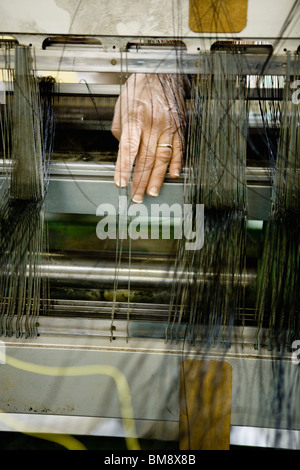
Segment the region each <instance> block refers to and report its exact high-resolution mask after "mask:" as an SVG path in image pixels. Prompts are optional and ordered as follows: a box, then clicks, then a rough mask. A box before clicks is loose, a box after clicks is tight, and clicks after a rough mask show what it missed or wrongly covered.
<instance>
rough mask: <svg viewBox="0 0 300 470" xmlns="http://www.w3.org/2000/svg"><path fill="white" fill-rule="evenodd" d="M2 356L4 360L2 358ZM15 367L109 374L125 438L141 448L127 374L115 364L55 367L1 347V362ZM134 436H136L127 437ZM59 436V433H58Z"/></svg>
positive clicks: (44, 371) (65, 374)
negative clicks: (26, 358) (118, 406)
mask: <svg viewBox="0 0 300 470" xmlns="http://www.w3.org/2000/svg"><path fill="white" fill-rule="evenodd" d="M1 356H2V357H3V359H4V360H1ZM1 361H2V362H3V363H5V364H8V365H10V366H11V367H15V368H17V369H21V370H24V371H26V372H31V373H34V374H40V375H50V376H56V377H74V376H85V375H107V376H110V377H111V378H113V379H114V381H115V384H116V387H117V390H118V396H119V401H120V408H121V415H122V420H123V425H124V429H125V440H126V444H127V448H128V449H129V450H140V445H139V442H138V439H137V437H136V429H135V424H134V414H133V409H132V403H131V394H130V388H129V385H128V382H127V380H126V378H125V376H124V375H123V374H122V373H121V372H120V371H119V369H117V368H116V367H114V366H108V365H100V364H99V365H97V364H95V365H88V366H72V367H55V366H41V365H38V364H32V363H29V362H25V361H21V360H19V359H15V358H13V357H10V356H8V355H7V354H4V353H3V352H2V351H1V349H0V363H1ZM1 419H2V418H1ZM127 434H128V436H134V437H127ZM56 436H58V435H56Z"/></svg>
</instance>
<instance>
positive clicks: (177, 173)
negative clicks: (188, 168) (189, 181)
mask: <svg viewBox="0 0 300 470" xmlns="http://www.w3.org/2000/svg"><path fill="white" fill-rule="evenodd" d="M173 174H174V176H176V177H177V178H178V176H180V170H174V173H173Z"/></svg>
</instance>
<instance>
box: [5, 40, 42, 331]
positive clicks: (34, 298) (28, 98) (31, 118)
mask: <svg viewBox="0 0 300 470" xmlns="http://www.w3.org/2000/svg"><path fill="white" fill-rule="evenodd" d="M14 52H15V69H14V73H13V79H14V80H13V90H14V93H13V102H12V103H11V111H10V112H9V114H10V119H9V120H8V122H7V123H6V124H7V125H8V126H9V128H10V129H9V132H10V134H11V142H10V149H9V152H8V153H7V155H6V157H7V158H8V159H9V161H10V162H11V172H10V178H9V182H10V184H9V188H8V190H7V191H6V192H5V195H4V199H3V200H2V203H1V227H0V228H1V231H0V234H1V256H0V261H1V285H0V287H1V294H2V295H1V311H0V312H1V316H0V333H1V334H2V335H6V336H12V335H14V334H15V335H16V337H20V336H23V335H25V336H26V337H29V336H35V335H36V334H37V321H36V320H37V317H38V315H39V312H40V310H41V305H42V298H45V297H47V295H46V293H45V292H44V293H43V289H44V288H45V287H44V286H43V282H42V280H41V276H40V273H39V267H40V263H41V257H42V254H43V249H44V241H45V232H44V215H43V202H44V191H45V185H44V180H45V165H44V164H43V156H44V154H43V152H44V148H43V147H44V146H43V129H42V121H41V106H40V104H41V103H40V95H39V88H38V83H37V80H36V79H35V77H34V73H33V63H32V58H31V53H30V48H29V47H26V46H19V45H18V46H16V47H15V51H14Z"/></svg>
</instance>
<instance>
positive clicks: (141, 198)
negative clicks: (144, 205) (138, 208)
mask: <svg viewBox="0 0 300 470" xmlns="http://www.w3.org/2000/svg"><path fill="white" fill-rule="evenodd" d="M143 199H144V198H143V196H139V195H138V194H135V196H133V198H132V199H131V200H132V202H135V203H136V204H140V203H141V202H143Z"/></svg>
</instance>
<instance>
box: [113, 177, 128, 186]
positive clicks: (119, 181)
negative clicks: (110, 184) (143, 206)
mask: <svg viewBox="0 0 300 470" xmlns="http://www.w3.org/2000/svg"><path fill="white" fill-rule="evenodd" d="M115 183H116V186H118V188H126V186H127V181H126V180H125V178H121V179H117V180H115Z"/></svg>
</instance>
